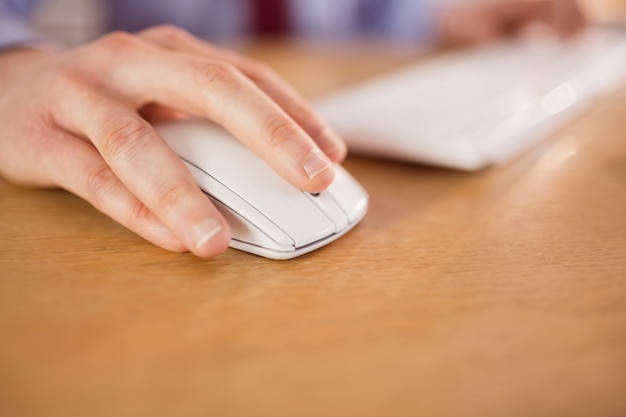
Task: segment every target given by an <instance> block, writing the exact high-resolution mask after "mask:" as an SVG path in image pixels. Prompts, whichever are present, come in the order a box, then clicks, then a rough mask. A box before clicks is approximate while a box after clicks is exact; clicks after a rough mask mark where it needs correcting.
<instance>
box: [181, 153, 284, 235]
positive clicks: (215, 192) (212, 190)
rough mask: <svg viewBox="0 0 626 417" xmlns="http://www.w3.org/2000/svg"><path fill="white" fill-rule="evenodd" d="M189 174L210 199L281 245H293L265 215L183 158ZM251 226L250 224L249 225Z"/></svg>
mask: <svg viewBox="0 0 626 417" xmlns="http://www.w3.org/2000/svg"><path fill="white" fill-rule="evenodd" d="M183 162H184V163H185V165H186V166H187V168H188V169H189V171H190V172H191V175H192V176H193V178H194V180H195V181H196V183H198V186H200V188H201V189H202V190H203V191H204V192H205V193H206V194H208V195H209V198H211V200H212V201H216V200H217V201H218V202H220V204H221V205H223V206H226V207H229V208H230V210H232V211H233V212H237V213H238V215H239V216H241V217H242V218H244V219H246V221H247V222H248V223H251V224H254V225H256V228H255V229H257V230H261V231H262V232H263V233H265V234H266V236H267V237H269V238H270V239H272V240H273V241H274V242H275V243H276V244H277V245H279V246H281V247H293V246H294V245H295V242H294V240H293V239H291V238H290V237H289V236H288V235H287V234H286V233H285V232H284V231H282V230H281V229H280V228H279V227H278V226H276V224H274V223H272V222H271V221H270V220H269V219H268V218H267V217H265V216H263V215H262V214H261V213H259V212H258V210H257V209H255V208H254V207H252V206H251V205H250V204H249V203H248V202H247V201H245V200H244V199H242V198H241V197H240V196H238V195H237V194H236V193H234V192H233V191H231V190H229V189H228V187H226V186H224V184H222V183H220V182H219V181H217V180H216V179H215V178H213V177H212V176H210V175H209V174H207V173H206V172H204V171H202V170H201V169H199V168H197V167H196V166H194V165H192V164H190V163H189V162H187V161H185V160H183ZM251 227H252V226H251Z"/></svg>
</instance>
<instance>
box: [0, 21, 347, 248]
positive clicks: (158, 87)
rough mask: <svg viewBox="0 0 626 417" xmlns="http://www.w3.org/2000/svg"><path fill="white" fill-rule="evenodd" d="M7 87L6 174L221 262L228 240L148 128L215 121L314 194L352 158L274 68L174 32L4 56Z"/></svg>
mask: <svg viewBox="0 0 626 417" xmlns="http://www.w3.org/2000/svg"><path fill="white" fill-rule="evenodd" d="M0 80H1V81H0V91H2V94H1V95H0V122H1V123H2V125H3V126H5V127H6V128H5V130H4V131H3V134H2V137H1V138H0V175H2V176H3V177H5V178H6V179H8V180H9V181H11V182H13V183H16V184H19V185H24V186H33V187H59V188H64V189H66V190H68V191H70V192H72V193H74V194H76V195H78V196H80V197H82V198H84V199H85V200H87V201H88V202H90V203H91V204H92V205H93V206H94V207H96V208H97V209H98V210H100V211H102V212H103V213H105V214H107V215H108V216H110V217H112V218H113V219H115V220H117V221H118V222H120V223H121V224H123V225H124V226H126V227H127V228H129V229H130V230H132V231H134V232H136V233H137V234H139V235H141V236H143V237H144V238H145V239H147V240H149V241H150V242H152V243H154V244H156V245H158V246H161V247H163V248H165V249H168V250H171V251H181V252H182V251H191V252H193V253H194V254H196V255H198V256H201V257H210V256H214V255H217V254H219V253H221V252H223V251H224V250H225V249H226V247H227V246H228V242H229V240H230V232H229V227H228V224H227V223H226V221H225V220H224V219H223V217H222V216H221V215H220V214H219V212H218V211H217V210H216V208H215V207H214V206H213V205H212V204H211V203H210V201H209V200H208V199H207V198H206V196H205V195H204V194H202V193H201V192H200V190H199V189H198V187H197V186H196V184H195V182H194V180H193V178H192V177H191V174H190V173H189V172H188V170H187V168H186V167H185V166H184V165H183V163H182V162H181V160H180V159H179V158H178V156H176V154H175V153H174V152H173V151H172V150H171V149H170V148H169V147H168V146H167V145H166V144H165V142H164V141H163V140H162V139H161V138H160V137H159V136H158V135H157V134H156V132H155V131H154V129H153V128H152V126H151V125H150V123H149V122H148V121H150V120H154V118H159V119H161V118H164V117H166V118H172V117H180V115H181V114H184V115H192V116H196V117H204V118H208V119H211V120H213V121H216V122H218V123H220V124H221V125H222V126H224V127H225V128H226V129H227V130H229V131H230V132H231V133H232V134H233V135H235V136H236V137H237V138H238V139H239V140H241V141H242V142H243V143H245V144H246V145H247V146H248V147H249V148H251V149H252V150H253V151H254V152H256V153H257V154H258V155H260V156H261V157H262V158H263V159H265V160H266V161H267V163H268V164H269V165H270V166H272V167H273V168H274V169H275V170H276V171H277V172H278V173H279V174H280V175H282V176H283V177H284V178H285V179H287V180H288V181H290V182H291V183H292V184H293V185H295V186H296V187H298V188H300V189H302V190H304V191H309V192H319V191H322V190H323V189H325V188H326V187H327V186H328V185H329V184H330V182H331V181H332V179H333V176H334V166H333V164H334V163H339V162H341V161H342V160H343V158H344V157H345V155H346V146H345V144H344V142H343V141H342V140H341V139H340V138H339V136H338V135H337V134H336V133H334V132H333V131H332V129H330V128H329V127H328V126H326V125H325V124H324V123H323V122H322V121H321V120H320V119H319V118H318V117H317V116H316V115H315V114H314V113H313V111H312V110H311V109H310V108H309V107H308V105H307V104H306V103H305V101H304V100H303V99H302V98H301V97H300V96H299V95H298V94H297V93H296V92H295V91H293V89H291V88H290V87H289V86H287V85H286V84H285V83H284V82H283V81H282V80H281V79H280V78H279V77H277V76H276V75H275V74H274V73H273V72H272V71H271V70H270V69H268V68H267V67H266V66H264V65H263V64H260V63H258V62H253V61H251V60H249V59H245V58H243V57H240V56H238V55H235V54H232V53H230V52H227V51H223V50H220V49H217V48H215V47H213V46H211V45H209V44H207V43H204V42H202V41H200V40H199V39H196V38H194V37H193V36H191V35H190V34H188V33H186V32H185V31H182V30H180V29H177V28H173V27H169V26H164V27H156V28H152V29H149V30H147V31H145V32H142V33H139V34H137V35H131V34H127V33H112V34H109V35H106V36H104V37H103V38H101V39H99V40H96V41H95V42H93V43H90V44H87V45H84V46H82V47H79V48H76V49H72V50H68V51H63V52H59V53H54V54H50V53H44V52H41V51H37V50H32V49H22V50H15V51H13V52H9V53H5V54H2V55H0ZM33 98H35V99H33ZM233 109H236V111H233Z"/></svg>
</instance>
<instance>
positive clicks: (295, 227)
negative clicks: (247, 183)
mask: <svg viewBox="0 0 626 417" xmlns="http://www.w3.org/2000/svg"><path fill="white" fill-rule="evenodd" d="M261 191H263V190H261ZM246 200H247V201H248V202H249V203H250V204H252V205H254V206H255V207H256V208H257V209H258V210H259V211H260V212H261V213H263V214H264V215H265V216H267V217H268V218H269V219H270V220H271V221H273V222H274V223H275V224H276V225H277V226H278V227H280V228H281V229H282V230H283V231H284V232H285V233H287V234H288V235H289V236H290V237H291V238H292V239H293V240H294V242H295V244H296V248H299V247H302V246H305V245H308V244H310V243H312V242H315V241H318V240H320V239H324V238H326V237H328V236H329V235H332V234H334V233H335V224H334V223H333V222H332V221H331V220H330V219H329V218H328V217H327V216H326V215H325V214H324V213H323V212H322V210H320V209H319V208H318V207H317V206H316V205H315V204H313V203H312V202H311V201H310V200H309V199H308V198H307V197H306V196H305V195H304V193H303V192H302V191H300V190H298V189H296V188H295V187H293V188H292V189H290V190H289V192H287V193H285V192H280V191H279V190H276V189H271V188H270V189H267V190H265V191H263V192H262V193H261V195H258V196H257V195H253V194H247V195H246Z"/></svg>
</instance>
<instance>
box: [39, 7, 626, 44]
mask: <svg viewBox="0 0 626 417" xmlns="http://www.w3.org/2000/svg"><path fill="white" fill-rule="evenodd" d="M103 1H104V0H52V1H46V2H44V4H43V5H42V7H40V8H39V10H37V12H36V14H35V16H34V22H33V25H34V26H35V27H36V28H37V29H38V30H39V31H41V32H43V33H45V34H47V35H49V36H51V37H53V38H55V39H58V40H60V41H61V42H63V43H64V44H66V45H76V44H80V43H82V42H85V41H88V40H91V39H94V38H96V37H97V36H99V35H101V34H103V33H105V32H106V30H107V14H106V11H105V10H106V7H104V3H103ZM443 1H449V0H443ZM466 1H471V0H466ZM474 1H476V0H474ZM478 1H480V0H478ZM530 1H532V0H530ZM214 2H215V3H218V2H219V0H217V1H216V0H204V1H203V2H202V3H203V7H205V8H206V9H210V8H211V7H217V6H214V5H211V3H214ZM578 2H579V4H580V7H581V9H582V10H583V12H584V13H585V15H586V17H587V18H588V19H589V21H591V22H592V23H594V24H599V25H626V0H578ZM209 19H210V16H207V26H210V25H211V24H215V25H219V22H211V21H210V20H209ZM231 40H232V39H231Z"/></svg>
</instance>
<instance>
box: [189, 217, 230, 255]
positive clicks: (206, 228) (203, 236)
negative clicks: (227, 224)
mask: <svg viewBox="0 0 626 417" xmlns="http://www.w3.org/2000/svg"><path fill="white" fill-rule="evenodd" d="M222 228H223V226H222V224H221V223H220V222H219V221H218V220H217V219H214V218H208V219H206V220H204V221H203V222H201V223H198V224H197V225H195V226H194V228H193V230H192V232H191V238H192V241H193V243H194V245H195V246H196V248H198V249H199V248H201V247H202V246H204V244H205V243H207V242H208V241H209V240H211V239H212V238H213V236H215V235H216V234H218V233H219V232H220V230H222Z"/></svg>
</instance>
